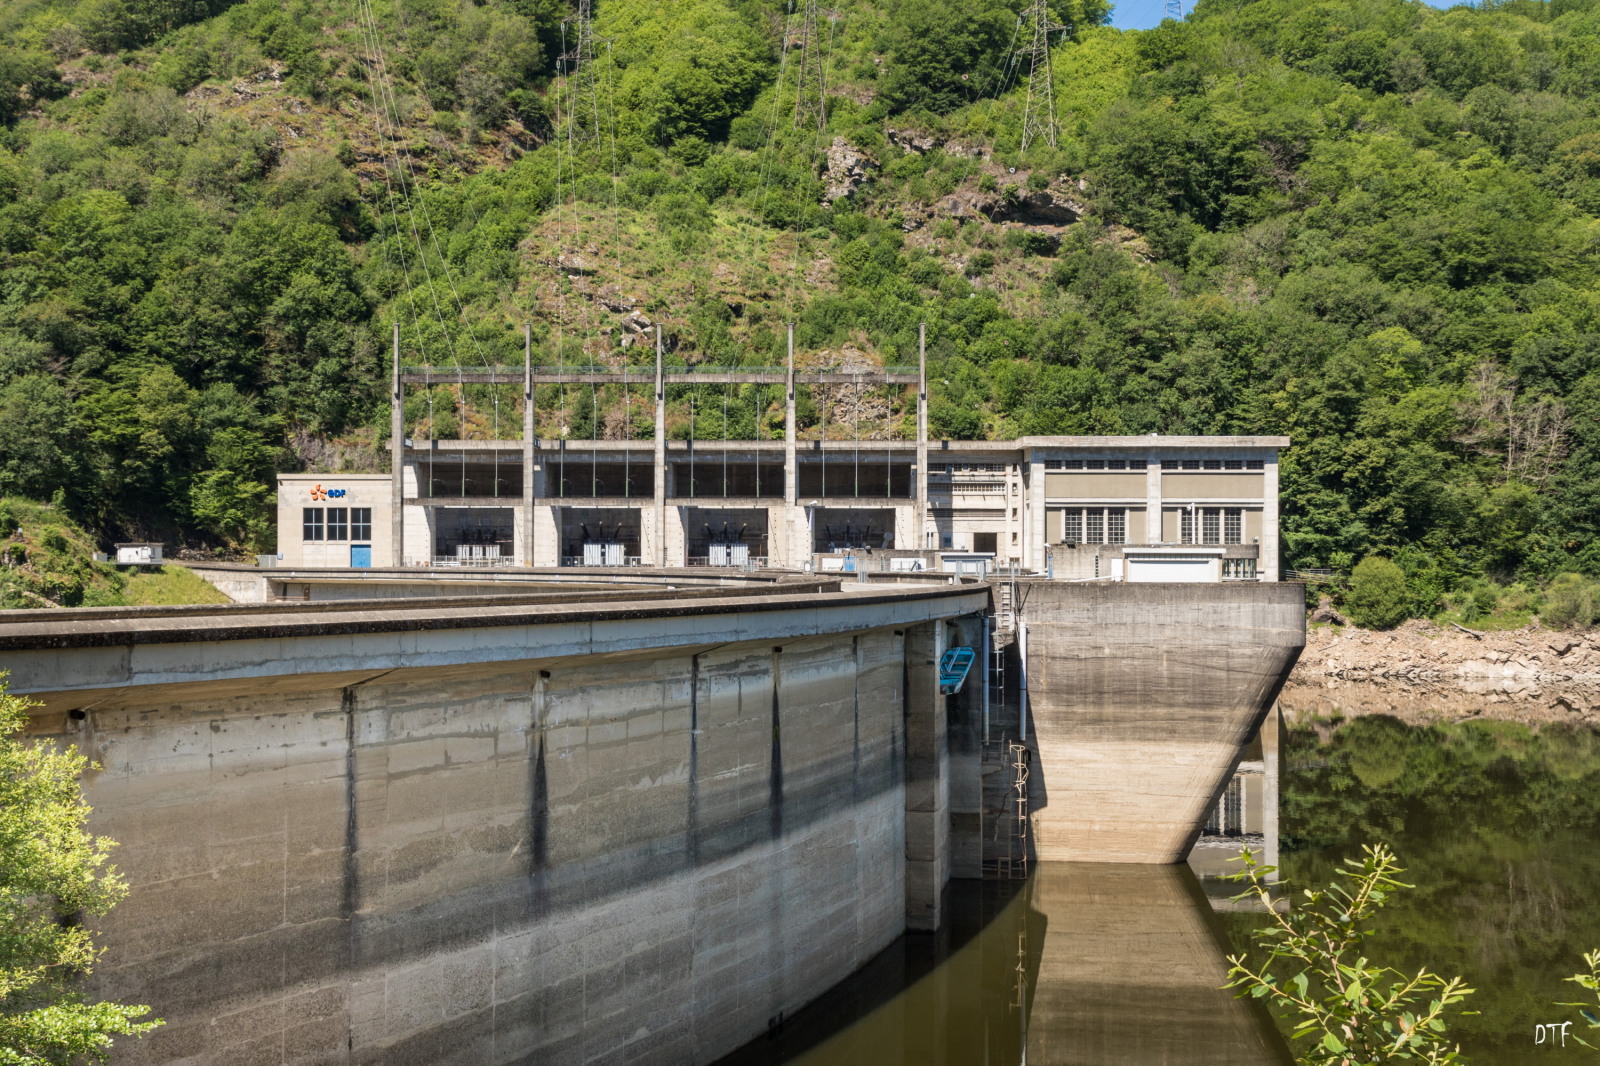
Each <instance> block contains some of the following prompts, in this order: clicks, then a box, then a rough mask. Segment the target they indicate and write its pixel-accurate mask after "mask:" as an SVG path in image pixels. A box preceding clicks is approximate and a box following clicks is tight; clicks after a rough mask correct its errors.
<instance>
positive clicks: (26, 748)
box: [0, 674, 161, 1066]
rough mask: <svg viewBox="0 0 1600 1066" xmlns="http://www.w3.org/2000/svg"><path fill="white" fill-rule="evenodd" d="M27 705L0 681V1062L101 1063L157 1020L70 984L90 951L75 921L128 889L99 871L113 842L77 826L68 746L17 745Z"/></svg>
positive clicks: (80, 809)
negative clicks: (115, 1041) (91, 997)
mask: <svg viewBox="0 0 1600 1066" xmlns="http://www.w3.org/2000/svg"><path fill="white" fill-rule="evenodd" d="M27 720H28V703H27V701H26V700H23V699H20V698H18V697H16V696H11V695H8V694H7V692H6V689H5V678H4V675H3V674H0V1063H4V1064H6V1066H52V1064H60V1066H66V1064H69V1063H81V1062H103V1061H105V1060H106V1059H107V1058H108V1057H109V1056H110V1051H111V1044H112V1038H113V1037H116V1036H128V1035H133V1036H137V1035H139V1034H141V1033H145V1032H148V1031H149V1030H151V1029H154V1028H155V1027H156V1026H157V1025H159V1024H161V1023H160V1022H152V1021H138V1020H136V1019H139V1018H142V1017H143V1016H144V1015H146V1014H148V1013H150V1008H149V1007H131V1006H123V1005H121V1004H117V1003H109V1002H98V1003H94V1002H89V1001H88V1000H86V999H85V998H84V997H83V996H82V995H81V994H79V992H78V991H77V988H76V985H77V983H78V981H80V980H81V979H82V978H83V977H84V976H85V975H86V974H87V973H88V972H89V971H90V969H91V968H92V967H93V965H94V961H95V958H96V957H97V955H98V954H99V953H98V952H97V951H96V950H95V948H94V944H93V942H92V940H91V938H90V935H89V930H88V929H87V928H86V927H85V926H84V924H83V921H82V918H83V916H84V915H100V914H104V913H106V912H107V911H108V910H110V909H111V908H112V906H114V905H115V904H116V903H117V901H118V900H120V899H122V897H123V896H125V895H127V891H128V890H127V886H126V885H125V884H123V882H122V880H121V879H120V878H119V877H118V876H117V872H116V870H115V869H114V868H113V867H110V866H107V865H106V857H107V853H108V852H109V851H110V849H111V847H112V844H113V842H112V841H110V840H107V839H106V838H105V837H96V836H93V835H91V834H90V833H89V832H87V831H86V830H85V829H84V823H85V822H86V821H87V820H88V817H89V805H88V804H87V803H85V802H84V801H83V793H82V792H81V791H80V790H79V787H78V780H79V778H80V777H81V776H82V774H83V773H84V772H85V771H87V770H88V769H89V760H87V759H85V758H84V757H83V755H82V754H81V753H80V752H79V751H78V750H77V749H76V748H74V747H71V746H68V747H67V748H66V749H65V750H63V751H57V750H56V749H54V748H53V747H52V746H50V745H48V744H25V743H23V742H22V741H21V740H20V739H18V738H17V736H16V734H17V733H19V732H20V731H21V730H22V728H23V727H24V726H25V725H26V724H27Z"/></svg>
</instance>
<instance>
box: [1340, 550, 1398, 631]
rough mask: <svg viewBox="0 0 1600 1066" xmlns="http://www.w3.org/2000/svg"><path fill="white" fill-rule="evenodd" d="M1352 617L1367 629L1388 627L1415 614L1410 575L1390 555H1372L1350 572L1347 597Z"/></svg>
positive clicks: (1345, 602) (1346, 606) (1346, 607)
mask: <svg viewBox="0 0 1600 1066" xmlns="http://www.w3.org/2000/svg"><path fill="white" fill-rule="evenodd" d="M1344 607H1345V611H1346V612H1348V613H1349V615H1350V620H1351V621H1352V622H1354V623H1355V624H1356V625H1358V626H1363V627H1365V628H1367V629H1388V628H1390V627H1392V626H1396V625H1399V624H1400V623H1401V622H1404V621H1405V620H1406V619H1407V618H1410V617H1411V602H1410V597H1409V596H1408V595H1407V594H1406V575H1405V572H1404V571H1403V570H1401V569H1400V568H1399V567H1398V566H1396V565H1394V564H1393V563H1391V562H1390V561H1389V560H1387V559H1382V558H1379V557H1378V556H1368V557H1367V558H1365V559H1363V560H1361V561H1360V562H1359V563H1357V564H1356V568H1355V570H1354V571H1353V572H1352V573H1351V574H1350V591H1349V592H1347V593H1346V594H1345V597H1344Z"/></svg>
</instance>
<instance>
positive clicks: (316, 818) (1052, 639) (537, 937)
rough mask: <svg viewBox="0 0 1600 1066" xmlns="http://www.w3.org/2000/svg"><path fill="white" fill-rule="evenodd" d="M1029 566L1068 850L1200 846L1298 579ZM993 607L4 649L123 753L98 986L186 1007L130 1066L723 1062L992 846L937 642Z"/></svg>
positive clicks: (162, 1010)
mask: <svg viewBox="0 0 1600 1066" xmlns="http://www.w3.org/2000/svg"><path fill="white" fill-rule="evenodd" d="M632 581H633V578H630V582H632ZM1014 592H1015V594H1014V595H1011V596H1009V597H1008V609H1009V610H1010V611H1012V612H1014V614H1015V618H1016V620H1017V621H1018V623H1019V629H1018V633H1019V644H1018V645H1017V646H1016V647H1017V648H1018V649H1025V652H1024V654H1023V655H1022V656H1021V660H1022V661H1021V663H1019V664H1018V665H1025V666H1026V668H1027V677H1028V685H1027V688H1028V696H1029V698H1030V699H1031V703H1032V707H1031V709H1032V716H1031V723H1032V726H1033V736H1032V737H1031V738H1030V739H1031V740H1033V741H1034V742H1036V743H1037V744H1038V755H1039V763H1038V766H1037V767H1036V771H1035V773H1034V774H1033V777H1032V779H1031V783H1032V785H1033V787H1034V789H1035V795H1034V798H1033V801H1032V808H1033V817H1034V823H1035V826H1036V834H1035V835H1036V844H1037V848H1038V853H1039V854H1040V855H1045V856H1050V855H1053V854H1056V853H1057V850H1056V849H1059V848H1065V849H1066V852H1067V853H1068V854H1072V855H1073V857H1078V855H1077V853H1076V849H1080V848H1083V849H1089V850H1092V851H1094V852H1095V855H1096V857H1097V858H1100V859H1102V860H1104V859H1107V858H1112V857H1115V858H1118V859H1121V860H1123V861H1145V862H1165V861H1173V860H1174V859H1175V858H1181V848H1182V847H1186V841H1187V839H1188V838H1189V837H1190V836H1191V835H1192V834H1193V833H1194V832H1197V831H1198V827H1199V825H1200V824H1201V821H1202V820H1203V815H1202V813H1201V812H1203V811H1204V809H1205V808H1206V805H1207V802H1208V801H1209V800H1210V799H1212V798H1213V797H1214V796H1215V795H1216V793H1217V791H1218V790H1219V789H1220V788H1221V787H1222V786H1223V784H1224V783H1225V781H1226V779H1227V777H1228V774H1229V772H1230V770H1231V768H1232V766H1233V764H1234V762H1235V760H1236V759H1237V757H1238V751H1239V746H1240V744H1241V743H1242V742H1243V741H1244V740H1245V739H1246V738H1247V737H1248V735H1249V733H1250V732H1251V731H1252V729H1253V728H1254V723H1255V722H1256V721H1258V720H1259V718H1260V717H1261V715H1262V714H1263V713H1264V712H1265V710H1266V707H1267V706H1268V705H1269V704H1270V702H1271V699H1272V697H1273V695H1274V694H1275V692H1276V687H1277V684H1278V683H1280V682H1281V676H1279V675H1281V674H1284V673H1287V670H1288V668H1289V667H1290V666H1291V665H1292V663H1293V659H1294V655H1295V650H1296V649H1297V648H1298V646H1299V643H1300V641H1301V640H1303V623H1302V622H1301V621H1300V619H1301V618H1302V617H1303V612H1302V611H1301V609H1300V603H1301V601H1300V599H1299V597H1300V594H1301V593H1300V590H1299V588H1298V587H1295V586H1279V587H1274V586H1249V587H1246V586H1126V585H1123V586H1115V587H1109V588H1108V587H1091V586H1081V585H1063V584H1059V583H1049V582H1043V581H1040V582H1020V583H1018V584H1017V585H1016V586H1015V589H1014ZM990 611H991V595H990V588H989V587H988V586H986V585H982V584H976V583H972V582H965V583H959V584H929V583H926V582H923V583H913V584H906V585H903V586H899V585H889V584H884V585H879V584H861V583H858V582H845V583H843V584H841V583H839V582H837V581H834V580H818V579H816V578H811V579H801V578H799V576H798V575H795V576H792V577H791V578H789V579H786V580H779V581H770V580H769V581H764V582H757V583H749V584H748V586H747V587H741V588H697V589H675V590H674V589H663V588H644V589H640V588H628V589H622V590H614V591H608V592H597V591H595V590H592V589H583V590H577V591H545V592H540V593H538V594H532V595H529V594H523V595H511V596H490V597H478V598H473V597H459V598H444V597H435V598H429V599H422V600H412V601H405V600H381V601H363V602H358V603H352V602H345V603H337V602H328V603H308V604H268V605H235V606H230V607H220V608H215V607H206V608H156V609H127V608H110V609H97V610H85V611H71V612H68V611H21V612H6V613H5V614H3V615H0V670H8V671H10V673H11V678H10V684H11V689H12V691H13V692H16V693H20V694H26V695H29V696H31V697H32V698H34V699H36V700H39V701H40V702H41V704H42V706H41V707H40V708H38V709H37V711H36V712H35V715H34V718H33V730H34V732H35V733H36V734H37V735H38V736H39V737H40V738H41V739H43V740H49V739H61V740H70V741H73V742H75V743H77V744H79V745H80V746H81V747H82V748H83V749H84V750H85V751H86V752H87V753H88V754H89V755H90V756H91V757H93V758H94V759H96V760H97V761H98V762H99V763H100V765H101V769H100V770H99V771H98V772H97V773H94V774H92V775H91V776H90V778H89V779H88V780H87V781H86V782H85V788H86V791H87V793H88V797H89V801H90V802H91V804H93V806H94V809H95V813H94V816H93V822H92V828H93V829H94V830H95V831H96V832H100V833H104V834H106V835H108V836H111V837H113V838H115V839H117V840H118V841H120V842H121V847H120V848H119V849H118V851H117V852H116V855H115V858H116V861H117V863H118V865H119V866H120V867H121V869H122V870H123V872H124V874H125V875H126V877H127V879H128V882H129V884H130V885H131V887H132V892H131V893H130V895H129V897H128V899H127V900H126V901H125V902H124V903H123V904H122V905H121V906H119V907H118V908H117V909H116V910H115V911H113V912H112V913H111V915H109V916H108V917H107V918H106V919H104V920H103V921H102V923H101V925H102V929H101V938H100V942H101V944H102V945H103V946H104V947H105V948H106V949H107V952H106V955H105V957H104V958H103V960H102V962H101V964H100V966H99V968H98V969H97V972H96V975H95V981H96V983H97V985H96V988H95V989H93V991H94V992H96V993H98V994H101V995H105V996H108V997H114V998H117V999H120V1000H122V1001H124V1002H140V1003H150V1004H152V1005H153V1006H154V1007H155V1009H156V1012H157V1013H158V1014H159V1015H161V1016H162V1017H164V1018H165V1019H167V1023H168V1024H167V1026H166V1027H165V1028H163V1029H161V1030H158V1031H157V1032H156V1033H154V1034H152V1035H151V1036H150V1037H148V1038H146V1039H145V1040H143V1041H140V1042H138V1043H132V1044H127V1045H124V1046H122V1047H120V1048H119V1051H118V1061H119V1062H122V1063H141V1062H150V1063H157V1062H159V1063H169V1062H182V1063H193V1064H208V1066H209V1064H218V1066H221V1064H230V1066H231V1064H234V1063H241V1062H254V1061H272V1062H283V1063H289V1062H293V1063H334V1062H337V1063H386V1064H387V1063H417V1064H423V1063H430V1064H431V1063H451V1064H454V1063H460V1064H479V1063H524V1062H526V1063H560V1064H563V1066H564V1064H567V1063H602V1062H603V1063H663V1064H666V1063H671V1064H680V1063H703V1062H708V1061H711V1060H714V1059H716V1058H717V1057H719V1056H720V1055H722V1054H723V1053H725V1052H727V1051H729V1050H731V1049H733V1048H735V1047H737V1046H738V1045H740V1044H741V1043H743V1042H744V1041H746V1040H748V1039H750V1038H751V1037H753V1036H756V1035H759V1034H760V1033H761V1032H763V1031H765V1030H766V1029H767V1027H768V1026H769V1024H770V1023H772V1022H774V1021H776V1020H781V1018H782V1017H783V1016H784V1015H785V1014H791V1013H793V1012H794V1010H795V1009H797V1008H798V1007H800V1006H801V1005H803V1004H805V1003H807V1002H809V1001H810V1000H812V999H814V998H815V997H816V996H818V995H819V994H820V993H821V992H823V991H824V990H825V989H827V988H828V987H829V986H831V985H833V984H834V983H836V982H837V981H839V980H840V979H841V978H843V977H844V976H846V975H847V974H849V973H851V972H852V971H854V970H855V969H857V968H859V967H860V966H861V965H863V964H864V963H865V962H866V961H867V960H868V959H870V958H871V957H872V956H873V955H874V954H875V953H877V952H878V951H880V950H881V949H882V948H884V947H885V946H887V945H888V944H889V943H890V942H892V941H893V940H894V939H895V938H896V937H897V936H899V935H900V933H901V932H903V931H904V930H906V929H908V928H910V929H930V928H935V927H937V926H938V925H939V921H940V904H941V890H942V888H943V886H944V884H945V882H946V881H947V879H948V878H949V877H950V876H951V875H952V873H954V874H955V875H956V876H962V875H967V876H977V875H978V873H979V872H980V870H981V859H980V858H979V856H978V855H977V854H976V853H975V851H974V849H973V841H974V839H975V837H977V836H981V835H982V833H983V827H982V822H981V818H982V815H981V813H979V814H975V813H974V811H975V810H976V809H977V808H978V807H979V806H980V804H978V802H977V796H978V794H979V793H980V792H981V784H980V783H979V781H978V780H977V779H978V777H979V776H980V768H979V764H978V760H977V759H976V758H973V757H971V753H972V752H973V751H974V750H975V748H976V747H977V745H978V736H979V734H978V725H977V723H978V721H979V718H978V715H977V714H976V705H975V703H974V701H975V700H977V699H978V693H979V691H980V689H981V691H983V692H985V693H987V691H988V689H987V686H977V685H973V684H968V686H967V687H966V689H965V690H964V691H963V692H962V693H960V694H959V695H956V696H952V697H941V696H940V695H939V688H938V685H939V680H938V666H937V663H938V660H939V656H940V654H941V652H942V651H943V649H944V647H945V645H946V644H947V643H948V642H956V643H966V644H976V643H977V642H978V640H979V639H981V635H982V634H983V632H984V626H983V622H982V619H983V618H985V617H987V616H988V614H989V613H990ZM1021 673H1022V671H1020V670H1011V671H1010V673H1009V674H1008V676H1013V677H1014V676H1018V675H1020V674H1021ZM1002 702H1003V701H1001V700H999V699H998V694H997V703H1002ZM998 713H999V712H998V711H997V714H998ZM1019 725H1020V723H1019ZM1185 819H1188V821H1187V822H1185ZM975 821H976V824H974V823H975ZM1108 851H1112V852H1114V855H1108V854H1107V852H1108Z"/></svg>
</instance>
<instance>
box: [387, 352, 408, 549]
mask: <svg viewBox="0 0 1600 1066" xmlns="http://www.w3.org/2000/svg"><path fill="white" fill-rule="evenodd" d="M405 464H406V394H405V386H404V385H402V384H401V383H400V323H398V322H396V323H395V324H394V376H393V378H392V380H391V383H390V391H389V522H390V534H389V538H390V539H389V544H390V549H389V555H390V558H389V565H390V566H404V565H405V561H406V518H405V473H406V467H405Z"/></svg>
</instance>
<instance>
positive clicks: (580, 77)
mask: <svg viewBox="0 0 1600 1066" xmlns="http://www.w3.org/2000/svg"><path fill="white" fill-rule="evenodd" d="M571 21H572V24H573V29H574V30H575V31H576V32H575V35H574V40H573V42H572V50H571V51H569V52H567V53H566V54H565V55H563V56H562V57H561V62H562V63H563V64H564V65H565V67H566V71H567V99H568V101H569V107H568V122H569V124H570V125H569V130H570V133H569V136H570V138H571V140H572V141H573V142H574V143H580V142H587V141H592V140H599V139H600V89H599V86H598V85H596V84H595V80H594V41H595V37H594V0H578V14H577V15H576V16H575V17H574V18H573V19H572V20H571Z"/></svg>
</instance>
